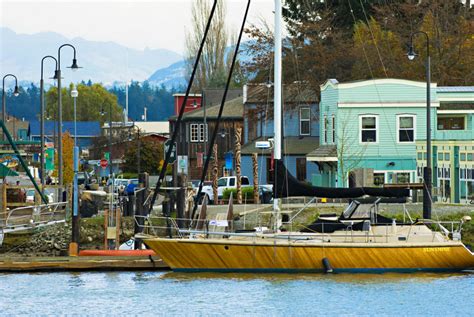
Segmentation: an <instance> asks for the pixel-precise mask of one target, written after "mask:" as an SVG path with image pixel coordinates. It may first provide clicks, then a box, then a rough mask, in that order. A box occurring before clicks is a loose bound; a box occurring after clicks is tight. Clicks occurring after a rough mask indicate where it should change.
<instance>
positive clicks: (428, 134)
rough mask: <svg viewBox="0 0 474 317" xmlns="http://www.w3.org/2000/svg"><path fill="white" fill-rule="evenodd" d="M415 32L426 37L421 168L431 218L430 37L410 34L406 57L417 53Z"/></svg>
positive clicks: (426, 211) (426, 208) (426, 215)
mask: <svg viewBox="0 0 474 317" xmlns="http://www.w3.org/2000/svg"><path fill="white" fill-rule="evenodd" d="M417 34H423V35H424V36H425V38H426V167H425V168H424V170H423V179H424V186H423V218H424V219H431V191H432V190H431V189H432V180H431V179H432V175H433V174H432V171H431V109H430V108H431V94H430V92H431V64H430V38H429V37H428V34H427V33H426V32H423V31H417V32H414V33H412V34H411V36H410V47H409V49H408V54H407V56H408V59H409V60H414V59H415V57H416V56H417V55H418V54H416V53H415V50H414V49H413V37H414V36H415V35H417Z"/></svg>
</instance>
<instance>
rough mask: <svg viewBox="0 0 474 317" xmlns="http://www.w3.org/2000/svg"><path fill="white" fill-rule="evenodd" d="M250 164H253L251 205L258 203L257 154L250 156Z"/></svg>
mask: <svg viewBox="0 0 474 317" xmlns="http://www.w3.org/2000/svg"><path fill="white" fill-rule="evenodd" d="M252 163H253V203H254V204H258V203H260V201H259V197H258V154H257V153H253V154H252Z"/></svg>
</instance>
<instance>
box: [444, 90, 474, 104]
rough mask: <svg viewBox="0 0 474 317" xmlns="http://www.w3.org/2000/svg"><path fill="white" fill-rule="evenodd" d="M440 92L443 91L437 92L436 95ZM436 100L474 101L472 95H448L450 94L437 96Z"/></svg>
mask: <svg viewBox="0 0 474 317" xmlns="http://www.w3.org/2000/svg"><path fill="white" fill-rule="evenodd" d="M440 94H444V93H442V92H441V93H440V92H438V95H440ZM466 95H467V94H466ZM438 101H443V102H446V101H465V102H474V97H469V96H466V97H450V96H446V97H443V96H439V97H438Z"/></svg>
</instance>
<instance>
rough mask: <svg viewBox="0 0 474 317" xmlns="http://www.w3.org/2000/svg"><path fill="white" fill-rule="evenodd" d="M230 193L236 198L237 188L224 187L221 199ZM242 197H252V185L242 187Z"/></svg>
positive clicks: (227, 197) (246, 198)
mask: <svg viewBox="0 0 474 317" xmlns="http://www.w3.org/2000/svg"><path fill="white" fill-rule="evenodd" d="M230 193H232V197H233V198H234V199H236V198H237V188H226V189H224V192H223V193H222V198H223V199H229V197H230ZM242 199H243V200H250V199H253V186H250V187H242Z"/></svg>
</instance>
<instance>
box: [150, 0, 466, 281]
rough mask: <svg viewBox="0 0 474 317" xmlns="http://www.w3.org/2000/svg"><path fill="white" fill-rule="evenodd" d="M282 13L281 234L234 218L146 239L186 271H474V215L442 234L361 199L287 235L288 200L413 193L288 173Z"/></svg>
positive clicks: (277, 151)
mask: <svg viewBox="0 0 474 317" xmlns="http://www.w3.org/2000/svg"><path fill="white" fill-rule="evenodd" d="M249 4H250V0H249ZM281 10H282V7H281V0H275V68H274V71H275V76H274V81H275V89H274V93H275V95H274V105H275V108H274V124H275V129H274V131H275V138H274V142H275V143H274V159H275V170H276V171H275V173H276V174H275V176H276V177H275V180H276V181H275V184H274V189H273V192H274V205H273V216H274V217H273V220H274V226H273V230H265V229H264V228H262V227H259V228H254V229H253V230H241V231H238V230H233V231H231V230H228V229H229V228H232V227H233V226H232V225H231V224H229V222H230V221H231V219H229V218H226V219H227V220H215V221H214V222H213V223H219V222H225V227H226V230H225V231H219V230H215V229H212V228H211V227H210V222H207V220H205V219H204V218H203V217H200V219H201V220H200V221H204V222H205V226H204V225H203V223H200V224H198V225H196V226H195V229H193V228H191V229H189V230H181V229H177V230H178V232H179V234H180V235H187V236H185V237H184V236H183V237H179V238H171V239H167V238H157V237H152V236H146V235H144V236H142V237H141V238H143V239H144V241H145V243H146V244H147V245H148V246H149V247H150V248H152V249H153V250H155V252H157V254H159V255H160V256H161V257H162V259H163V260H164V261H165V262H166V263H167V264H168V265H169V266H170V267H171V269H172V270H174V271H182V272H197V271H200V272H202V271H212V272H385V271H394V272H413V271H435V272H436V271H460V270H465V269H470V268H474V254H473V253H472V252H471V251H470V250H469V249H467V248H466V246H465V245H464V244H463V243H462V242H461V241H460V232H461V227H462V225H463V223H464V222H466V221H469V220H470V219H469V218H468V217H465V218H463V219H462V220H461V221H460V222H459V223H458V224H457V229H456V230H454V229H453V230H452V232H449V231H448V230H447V229H446V228H445V227H444V225H443V223H441V222H436V225H437V226H439V227H440V228H441V229H442V230H441V232H437V231H433V230H431V229H430V227H429V224H431V223H435V222H434V221H432V220H428V219H427V220H425V221H423V220H418V221H416V222H407V223H405V222H404V223H399V222H397V221H395V220H394V219H389V218H387V217H384V216H382V215H380V214H379V213H378V204H379V203H380V202H381V199H380V198H377V199H376V200H375V201H373V202H369V203H368V204H365V205H366V207H368V208H367V209H364V208H363V205H364V204H363V203H362V201H359V200H354V201H352V202H351V204H350V205H349V206H348V207H347V209H346V210H345V211H344V212H343V213H342V214H341V215H340V216H338V215H336V214H331V215H320V217H319V218H318V219H317V220H316V221H315V222H313V223H312V224H310V225H308V226H307V227H304V228H303V229H302V230H300V231H292V230H289V231H285V230H281V226H280V224H281V219H280V198H282V197H287V196H319V197H342V198H358V197H362V196H374V197H388V198H391V199H394V198H395V199H394V201H395V202H396V203H400V199H403V198H406V197H407V196H408V194H409V192H408V189H388V188H369V187H363V188H337V189H335V188H322V187H314V186H310V185H307V184H304V183H301V182H299V181H298V180H296V179H295V178H294V177H293V176H292V175H291V174H290V173H289V172H288V171H287V170H286V168H285V166H284V163H283V161H282V153H281V140H282V131H281V123H282V117H281V103H282V93H281V86H282V82H281ZM247 11H248V7H247ZM246 15H247V13H246ZM244 23H245V20H244ZM236 53H237V51H236ZM234 58H235V56H234ZM229 76H231V74H229ZM224 101H225V98H224V100H223V102H224ZM221 106H223V104H221ZM201 183H202V182H201ZM204 208H205V207H204ZM228 215H229V213H228ZM201 216H202V215H201ZM204 227H205V228H206V229H205V230H202V228H204ZM289 227H290V228H292V224H291V223H290V224H289ZM198 229H199V230H198ZM285 229H286V230H287V229H288V226H287V228H285Z"/></svg>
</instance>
